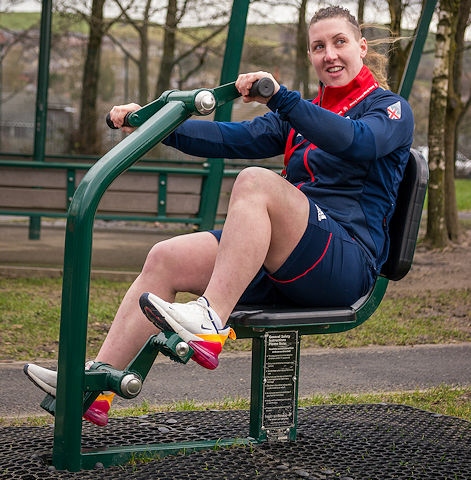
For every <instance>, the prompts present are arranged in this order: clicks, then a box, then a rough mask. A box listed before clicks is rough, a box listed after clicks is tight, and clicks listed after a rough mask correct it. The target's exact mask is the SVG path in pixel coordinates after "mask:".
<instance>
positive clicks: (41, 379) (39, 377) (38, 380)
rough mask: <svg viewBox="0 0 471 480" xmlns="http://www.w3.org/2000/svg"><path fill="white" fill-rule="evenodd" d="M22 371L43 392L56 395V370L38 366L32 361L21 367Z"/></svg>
mask: <svg viewBox="0 0 471 480" xmlns="http://www.w3.org/2000/svg"><path fill="white" fill-rule="evenodd" d="M23 372H25V375H26V376H27V377H28V378H29V379H30V380H31V381H32V382H33V383H34V384H35V385H36V386H37V387H39V388H40V389H41V390H42V391H43V392H46V393H49V395H52V396H53V397H56V389H57V372H55V371H54V370H49V369H47V368H44V367H40V366H39V365H35V364H34V363H27V364H26V365H25V366H24V367H23Z"/></svg>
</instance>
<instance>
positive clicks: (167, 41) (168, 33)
mask: <svg viewBox="0 0 471 480" xmlns="http://www.w3.org/2000/svg"><path fill="white" fill-rule="evenodd" d="M212 5H213V4H212V2H211V3H206V2H198V3H196V2H195V3H194V4H193V5H192V4H191V1H190V0H185V1H184V2H183V4H182V5H181V7H180V8H178V3H177V0H168V4H167V14H166V18H165V25H164V39H163V47H162V57H161V61H160V70H159V76H158V78H157V82H156V87H155V96H156V97H158V96H159V95H160V94H161V93H162V92H163V91H165V90H168V89H169V88H170V79H171V76H172V73H173V71H174V68H175V66H176V65H178V64H180V63H181V62H182V60H183V59H185V58H187V57H189V56H190V55H192V54H193V55H194V56H195V59H196V64H193V67H192V68H191V69H190V72H187V74H184V76H185V77H186V78H187V77H188V76H189V75H190V74H193V73H194V72H196V71H197V70H199V69H200V68H201V67H202V66H203V65H204V60H205V57H206V53H207V51H208V48H207V44H208V43H209V42H210V41H211V40H212V39H213V38H214V37H216V36H217V35H218V34H219V33H220V32H221V31H222V30H224V29H225V28H226V26H227V24H228V18H227V13H228V11H229V10H228V9H223V8H222V9H221V10H220V12H221V13H216V14H215V15H214V16H212V17H211V16H209V17H207V18H205V19H204V20H205V23H206V24H207V25H210V24H211V23H212V22H217V24H218V25H217V26H216V27H214V28H210V29H209V33H207V34H205V35H203V37H202V38H199V39H198V40H196V41H194V43H193V42H192V45H191V46H190V47H189V48H183V49H182V50H180V53H179V54H177V29H178V26H179V25H180V23H181V22H182V20H183V18H184V17H185V15H186V14H187V13H189V12H191V13H192V14H193V17H194V20H197V19H198V16H199V14H200V12H205V11H206V12H207V11H208V10H209V9H210V8H211V6H212ZM190 7H193V8H192V9H190ZM202 47H204V48H202ZM179 83H180V84H181V83H182V82H179Z"/></svg>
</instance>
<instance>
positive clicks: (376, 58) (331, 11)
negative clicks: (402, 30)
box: [309, 5, 391, 89]
mask: <svg viewBox="0 0 471 480" xmlns="http://www.w3.org/2000/svg"><path fill="white" fill-rule="evenodd" d="M337 17H340V18H344V19H345V20H346V21H347V22H348V23H350V24H351V25H352V26H353V28H354V29H355V31H356V32H357V33H358V37H357V38H360V37H361V36H362V28H363V26H360V25H359V23H358V21H357V19H356V18H355V17H354V16H353V15H352V14H351V13H350V11H349V10H348V9H347V8H344V7H340V6H338V5H335V6H330V7H325V8H321V9H320V10H318V11H317V12H316V13H315V14H314V16H313V17H312V18H311V21H310V22H309V26H311V25H314V24H315V23H317V22H319V21H321V20H326V19H328V18H337ZM383 43H391V40H390V39H378V40H374V41H372V42H370V43H369V45H375V46H376V45H380V44H383ZM363 62H364V64H365V65H366V66H367V67H368V68H369V69H370V70H371V72H372V74H373V76H374V77H375V79H376V81H377V82H378V83H379V84H380V86H381V87H382V88H386V89H388V88H389V85H388V78H387V76H388V75H387V68H388V57H387V56H386V55H384V54H382V53H380V52H378V51H375V50H373V49H368V52H367V54H366V57H365V58H364V60H363Z"/></svg>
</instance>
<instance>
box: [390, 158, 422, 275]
mask: <svg viewBox="0 0 471 480" xmlns="http://www.w3.org/2000/svg"><path fill="white" fill-rule="evenodd" d="M427 184H428V165H427V161H426V160H425V158H424V157H423V155H422V154H421V153H419V152H418V151H417V150H414V149H411V152H410V156H409V161H408V162H407V166H406V170H405V173H404V178H403V180H402V182H401V184H400V186H399V193H398V197H397V202H396V209H395V211H394V214H393V216H392V218H391V222H390V224H389V234H390V238H391V245H390V248H389V255H388V258H387V260H386V262H385V263H384V265H383V268H382V269H381V275H382V276H384V277H386V278H388V279H389V280H400V279H401V278H403V277H404V276H405V275H406V274H407V272H408V271H409V270H410V268H411V265H412V260H413V258H414V251H415V245H416V242H417V236H418V233H419V227H420V219H421V217H422V210H423V205H424V200H425V193H426V191H427Z"/></svg>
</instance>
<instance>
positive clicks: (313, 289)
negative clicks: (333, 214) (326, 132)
mask: <svg viewBox="0 0 471 480" xmlns="http://www.w3.org/2000/svg"><path fill="white" fill-rule="evenodd" d="M310 205H311V208H310V215H309V222H308V226H307V228H306V231H305V232H304V235H303V236H302V238H301V240H300V242H299V243H298V245H297V246H296V248H295V249H294V250H293V252H292V253H291V255H290V256H289V257H288V259H287V260H286V262H285V263H284V264H283V265H282V266H281V267H280V268H279V269H278V270H277V271H276V272H274V273H272V274H269V273H268V272H267V271H266V270H265V269H263V268H262V269H261V270H260V271H259V273H258V274H257V276H256V277H255V278H254V279H253V281H252V282H251V283H250V285H249V286H248V287H247V289H246V291H245V292H244V294H243V296H242V297H241V299H240V301H239V303H242V304H248V305H280V306H302V307H337V306H338V307H345V306H349V305H351V304H353V303H354V302H356V301H357V300H358V299H359V298H360V297H362V296H363V295H365V294H366V293H367V292H368V290H369V289H370V288H371V287H372V285H373V282H374V280H375V277H376V273H375V270H374V267H373V265H372V262H371V260H370V258H369V257H368V255H367V254H366V252H365V251H364V250H363V248H362V247H361V246H360V245H359V244H358V242H356V241H355V240H354V239H353V238H352V237H351V236H350V235H349V234H348V233H347V231H346V230H345V229H344V228H343V227H341V226H340V225H339V224H338V223H337V222H336V221H334V220H332V219H331V218H329V216H328V215H326V214H324V213H323V212H322V210H320V209H319V208H318V207H317V205H316V204H315V203H314V202H312V201H310ZM211 233H213V234H214V235H215V236H216V237H217V238H218V239H220V236H221V231H220V230H216V231H212V232H211Z"/></svg>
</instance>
